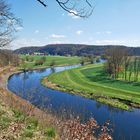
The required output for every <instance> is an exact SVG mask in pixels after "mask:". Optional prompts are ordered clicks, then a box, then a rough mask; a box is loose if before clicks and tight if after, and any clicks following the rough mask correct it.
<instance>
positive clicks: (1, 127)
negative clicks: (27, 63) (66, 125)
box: [0, 66, 59, 140]
mask: <svg viewBox="0 0 140 140" xmlns="http://www.w3.org/2000/svg"><path fill="white" fill-rule="evenodd" d="M16 71H17V69H16V68H13V67H10V66H7V67H4V68H2V69H0V81H1V84H0V139H7V140H17V139H19V140H23V139H28V140H32V139H34V140H38V139H40V140H46V139H48V140H58V139H59V138H58V133H57V132H56V129H55V126H54V125H53V124H51V121H50V120H51V119H52V118H51V116H50V115H49V114H48V115H47V114H45V112H43V111H41V110H39V109H37V108H36V107H34V106H33V105H31V104H30V103H29V102H26V101H25V100H23V99H21V98H20V97H18V96H16V95H14V94H12V93H11V92H10V91H8V90H7V88H6V85H7V84H6V83H7V79H8V77H9V75H11V74H12V73H14V72H16ZM43 116H44V117H45V116H46V117H45V118H44V119H39V118H41V117H43ZM46 119H47V120H46ZM49 121H50V122H49Z"/></svg>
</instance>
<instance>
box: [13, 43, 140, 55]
mask: <svg viewBox="0 0 140 140" xmlns="http://www.w3.org/2000/svg"><path fill="white" fill-rule="evenodd" d="M113 46H114V45H84V44H49V45H46V46H41V47H39V46H36V47H32V46H31V47H23V48H20V49H17V50H15V51H14V52H15V53H17V54H28V53H29V54H33V53H34V52H39V53H44V54H50V55H62V56H63V55H77V56H82V55H90V54H93V55H101V54H103V53H104V51H105V50H106V48H109V47H113ZM118 47H122V48H124V47H127V46H123V45H122V46H121V45H118ZM127 48H128V51H129V52H130V53H131V54H132V55H139V56H140V47H127Z"/></svg>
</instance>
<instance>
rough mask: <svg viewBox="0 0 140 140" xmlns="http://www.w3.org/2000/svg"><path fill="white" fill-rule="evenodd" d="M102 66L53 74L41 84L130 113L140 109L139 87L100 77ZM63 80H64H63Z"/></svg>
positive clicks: (97, 65)
mask: <svg viewBox="0 0 140 140" xmlns="http://www.w3.org/2000/svg"><path fill="white" fill-rule="evenodd" d="M101 67H102V64H94V65H87V66H84V67H80V68H76V69H72V70H66V71H63V72H60V73H54V74H52V75H50V76H48V77H47V78H44V79H43V80H42V84H43V85H45V86H47V87H49V88H52V89H55V90H60V91H64V92H68V93H72V94H77V95H81V96H84V97H86V98H91V99H95V100H97V101H99V102H101V103H104V104H108V105H110V106H113V107H116V108H120V109H123V110H129V111H131V110H132V108H133V107H137V108H139V107H140V94H139V91H140V87H139V86H137V85H135V84H130V83H126V82H123V81H113V80H109V79H107V78H105V77H104V76H103V75H101V74H102V73H100V72H101ZM64 79H65V80H64Z"/></svg>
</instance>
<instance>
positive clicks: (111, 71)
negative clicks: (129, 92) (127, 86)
mask: <svg viewBox="0 0 140 140" xmlns="http://www.w3.org/2000/svg"><path fill="white" fill-rule="evenodd" d="M105 56H106V59H107V63H105V67H104V68H105V71H106V73H107V74H108V75H109V76H110V77H111V78H114V79H119V78H120V79H123V80H125V81H135V82H137V81H138V80H139V76H140V57H139V56H132V55H131V54H130V53H129V52H128V49H127V48H121V47H112V48H109V49H107V50H106V52H105Z"/></svg>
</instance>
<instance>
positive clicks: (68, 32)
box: [7, 0, 140, 49]
mask: <svg viewBox="0 0 140 140" xmlns="http://www.w3.org/2000/svg"><path fill="white" fill-rule="evenodd" d="M44 1H45V0H44ZM91 1H92V2H93V0H91ZM7 2H8V3H9V4H10V5H11V7H12V12H13V13H14V14H15V16H16V17H18V18H20V19H21V20H22V25H23V27H19V28H18V29H17V30H18V32H17V33H16V36H15V40H14V41H13V42H12V43H11V47H12V49H17V48H20V47H25V46H43V45H47V44H60V43H76V44H90V45H91V44H92V45H94V44H96V45H107V44H111V45H127V46H132V47H136V46H140V9H139V8H140V0H95V1H94V5H95V8H94V11H93V14H92V15H91V16H90V17H89V18H79V17H76V16H74V15H72V14H69V13H67V12H66V11H64V10H63V9H62V8H61V7H60V6H59V5H58V4H57V2H56V1H55V0H46V3H47V5H48V6H47V8H44V7H43V6H42V5H40V4H39V3H38V2H37V1H36V0H7Z"/></svg>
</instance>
